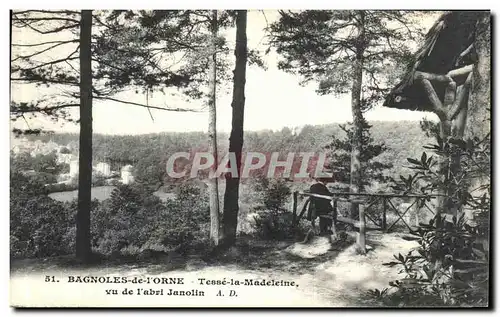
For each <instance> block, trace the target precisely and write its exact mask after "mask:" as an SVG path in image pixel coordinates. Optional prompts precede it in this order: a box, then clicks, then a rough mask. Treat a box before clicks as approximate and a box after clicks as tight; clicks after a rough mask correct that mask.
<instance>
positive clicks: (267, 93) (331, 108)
mask: <svg viewBox="0 0 500 317" xmlns="http://www.w3.org/2000/svg"><path fill="white" fill-rule="evenodd" d="M276 16H277V13H276V11H265V12H264V13H263V12H262V11H250V12H249V14H248V29H247V37H248V47H249V48H254V49H259V50H261V51H263V50H265V48H266V47H265V39H264V36H265V33H264V30H263V29H264V28H265V27H266V24H267V23H270V22H272V21H274V20H275V18H276ZM433 22H434V19H433V18H428V19H426V20H423V21H422V26H423V27H424V28H426V29H428V28H429V27H430V26H431V25H432V23H433ZM234 36H235V31H234V29H229V30H228V31H227V38H228V41H229V42H234ZM33 40H35V42H36V38H34V34H28V33H27V32H23V33H14V34H13V42H30V41H33ZM264 60H265V62H266V65H267V70H264V69H260V68H258V67H256V66H248V68H247V78H246V87H245V96H246V102H245V119H244V120H245V121H244V125H245V130H247V131H251V130H253V131H255V130H263V129H271V130H280V129H282V128H283V127H285V126H287V127H299V126H303V125H321V124H329V123H343V122H347V121H350V120H351V118H352V117H351V105H350V96H349V95H342V96H333V95H328V96H319V95H317V94H316V92H315V88H316V85H315V84H314V83H313V84H310V85H308V86H305V87H302V86H300V85H299V82H300V78H299V77H297V76H295V75H292V74H287V73H285V72H283V71H281V70H278V69H277V66H276V64H277V55H276V54H274V53H271V54H269V55H267V56H265V57H264ZM233 63H234V62H233ZM231 67H233V66H231ZM53 92H54V90H51V89H48V90H47V89H45V90H43V89H39V88H34V87H32V86H27V85H18V84H15V85H12V99H13V100H23V101H29V100H32V99H36V98H38V97H40V96H43V95H46V94H49V96H50V94H51V93H53ZM117 97H119V98H120V99H123V100H128V101H135V102H138V103H143V104H145V103H146V96H145V95H141V94H136V93H135V92H124V93H121V94H119V95H118V96H117ZM231 99H232V95H231V89H225V90H220V91H219V93H218V96H217V102H216V106H217V129H218V131H220V132H229V131H230V129H231ZM149 104H150V105H154V106H160V107H161V106H171V107H182V108H200V107H202V106H203V101H190V102H186V101H185V100H181V99H179V98H175V97H172V96H169V95H162V94H161V93H154V94H153V95H152V96H150V99H149ZM72 111H76V112H74V113H76V114H77V111H78V110H77V108H74V109H73V110H72ZM151 113H152V116H153V119H154V120H152V119H151V116H150V114H149V112H148V111H147V109H146V108H141V107H135V106H130V105H124V104H121V103H116V102H112V101H105V102H102V101H97V100H94V107H93V130H94V132H95V133H102V134H144V133H156V132H167V131H168V132H172V131H177V132H182V131H207V129H208V113H207V112H206V111H205V112H199V113H194V112H167V111H162V110H155V109H151ZM365 116H366V118H367V119H368V120H369V121H399V120H412V121H419V120H421V119H422V118H424V117H425V118H428V119H431V120H434V119H435V116H434V115H433V114H431V113H423V112H415V111H405V110H398V109H389V108H383V107H381V106H377V107H375V108H374V109H372V110H370V111H368V112H367V113H366V114H365ZM28 124H29V126H30V127H31V128H32V129H33V128H43V129H48V130H53V131H55V132H78V129H79V127H78V125H76V124H71V123H63V122H56V123H54V122H51V121H49V120H46V119H43V118H33V119H27V122H25V121H24V120H18V121H17V122H16V123H14V124H13V126H15V127H17V128H24V129H25V128H27V127H28Z"/></svg>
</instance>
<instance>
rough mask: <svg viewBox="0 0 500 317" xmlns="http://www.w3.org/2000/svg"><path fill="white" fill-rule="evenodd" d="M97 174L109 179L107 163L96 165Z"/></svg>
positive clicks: (109, 172) (109, 168) (109, 171)
mask: <svg viewBox="0 0 500 317" xmlns="http://www.w3.org/2000/svg"><path fill="white" fill-rule="evenodd" d="M95 169H96V171H97V172H99V173H100V174H102V175H103V176H104V177H109V176H111V167H110V165H109V164H108V163H102V162H101V163H98V164H97V167H96V168H95Z"/></svg>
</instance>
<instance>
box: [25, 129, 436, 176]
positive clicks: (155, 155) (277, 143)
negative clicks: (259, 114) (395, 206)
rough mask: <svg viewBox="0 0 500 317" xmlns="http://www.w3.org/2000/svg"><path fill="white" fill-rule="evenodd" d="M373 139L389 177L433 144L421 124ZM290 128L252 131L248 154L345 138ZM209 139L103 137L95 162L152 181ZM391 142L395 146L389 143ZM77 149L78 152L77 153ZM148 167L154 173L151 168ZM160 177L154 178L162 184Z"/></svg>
mask: <svg viewBox="0 0 500 317" xmlns="http://www.w3.org/2000/svg"><path fill="white" fill-rule="evenodd" d="M370 124H371V125H372V128H371V129H370V130H371V131H370V132H371V136H372V138H373V140H374V142H375V143H384V144H385V146H386V147H387V150H386V151H385V152H383V153H382V154H381V155H380V156H378V157H377V158H376V159H377V160H379V161H381V162H388V163H392V165H393V167H392V168H389V169H387V170H386V171H385V173H386V174H387V175H401V174H403V175H406V174H407V173H408V170H407V169H405V165H407V158H408V157H416V156H418V155H419V153H420V152H421V149H422V146H423V145H425V144H427V143H430V142H432V138H431V137H429V136H427V135H426V134H425V133H424V131H422V129H421V127H420V124H419V122H418V121H396V122H379V121H375V122H370ZM295 134H296V133H294V131H292V129H290V128H283V129H282V130H281V131H271V130H264V131H247V132H246V135H245V145H244V151H258V152H262V153H271V152H282V153H290V152H293V153H299V152H308V151H309V152H320V151H326V150H325V147H326V146H327V145H328V144H329V142H331V139H332V136H336V137H337V138H342V137H345V132H344V131H343V130H342V129H341V128H340V127H339V124H328V125H317V126H311V125H306V126H304V127H303V129H302V130H301V131H300V132H299V133H297V135H295ZM27 138H28V139H29V140H31V141H35V140H41V141H43V142H48V141H53V142H55V143H58V144H60V145H68V144H70V143H74V144H77V141H78V134H76V133H75V134H72V133H54V134H43V135H38V136H27ZM206 139H207V136H206V134H205V133H202V132H172V133H169V132H165V133H157V134H144V135H103V134H95V135H94V141H93V155H94V157H93V160H94V161H96V162H103V161H104V162H109V163H110V164H111V166H112V168H113V167H114V168H119V166H120V165H124V164H133V165H134V166H135V167H136V173H138V174H137V176H138V177H139V179H141V178H142V179H145V178H148V176H153V175H151V174H150V175H146V174H145V173H148V172H149V173H151V172H152V170H151V168H150V167H151V166H157V167H158V169H157V170H155V172H156V173H165V162H166V160H167V158H168V157H169V156H170V155H171V154H173V153H175V152H184V151H188V152H189V151H196V150H198V151H203V150H206V147H207V142H206ZM227 139H228V135H227V134H222V133H220V134H219V135H218V140H219V143H220V144H219V152H220V153H222V154H223V153H225V152H227V143H226V140H227ZM387 140H390V141H389V142H388V141H387ZM76 149H77V148H75V149H74V150H76ZM147 167H149V168H147ZM159 177H160V176H159V175H155V177H152V179H154V180H158V179H159Z"/></svg>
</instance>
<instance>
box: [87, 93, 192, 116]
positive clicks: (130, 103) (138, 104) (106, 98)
mask: <svg viewBox="0 0 500 317" xmlns="http://www.w3.org/2000/svg"><path fill="white" fill-rule="evenodd" d="M94 98H95V99H100V100H110V101H115V102H120V103H123V104H127V105H133V106H138V107H144V108H151V109H158V110H164V111H174V112H199V111H198V110H195V109H187V108H164V107H156V106H149V105H145V104H142V103H137V102H132V101H125V100H120V99H116V98H111V97H102V96H94Z"/></svg>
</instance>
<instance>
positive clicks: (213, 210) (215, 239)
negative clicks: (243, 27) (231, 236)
mask: <svg viewBox="0 0 500 317" xmlns="http://www.w3.org/2000/svg"><path fill="white" fill-rule="evenodd" d="M211 29H212V42H211V47H210V50H211V51H212V57H211V58H210V79H209V84H208V86H209V90H210V99H209V101H208V111H209V119H208V120H209V122H208V149H209V152H210V153H212V155H213V157H214V162H215V163H214V164H213V165H212V168H211V174H212V175H215V172H216V169H217V162H218V159H217V157H218V155H217V112H216V97H217V83H216V82H217V53H216V52H217V31H218V30H217V10H212V21H211ZM208 190H209V196H210V240H211V241H212V243H213V244H214V245H218V244H219V179H218V178H217V177H209V183H208Z"/></svg>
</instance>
